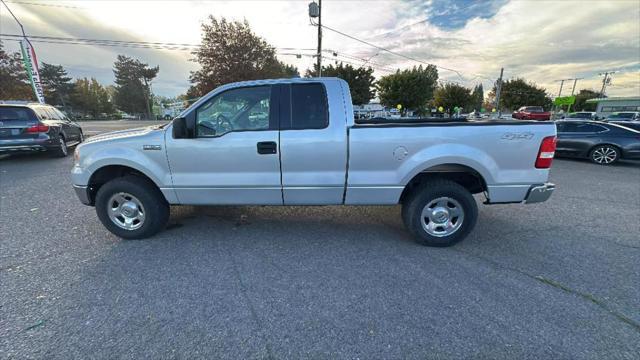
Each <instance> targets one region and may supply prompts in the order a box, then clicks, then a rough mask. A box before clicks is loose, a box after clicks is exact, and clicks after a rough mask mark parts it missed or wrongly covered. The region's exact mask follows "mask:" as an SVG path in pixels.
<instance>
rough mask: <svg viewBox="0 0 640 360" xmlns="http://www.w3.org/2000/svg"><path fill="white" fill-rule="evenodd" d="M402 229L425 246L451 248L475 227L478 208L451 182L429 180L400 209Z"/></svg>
mask: <svg viewBox="0 0 640 360" xmlns="http://www.w3.org/2000/svg"><path fill="white" fill-rule="evenodd" d="M402 217H403V221H404V224H405V226H406V227H407V228H408V230H409V231H410V232H411V233H412V234H413V235H414V236H415V237H416V239H417V241H418V242H420V243H421V244H423V245H427V246H451V245H453V244H455V243H457V242H459V241H461V240H462V239H464V238H465V237H466V236H467V235H468V234H469V232H470V231H471V230H472V229H473V227H474V226H475V223H476V220H477V218H478V206H477V205H476V201H475V199H474V198H473V196H472V195H471V193H470V192H469V191H468V190H467V189H465V188H464V187H462V186H461V185H459V184H458V183H455V182H453V181H448V180H432V181H429V182H427V183H425V184H424V185H423V186H422V188H420V189H417V190H415V191H414V192H413V193H412V194H411V195H410V197H409V199H408V201H407V202H405V204H404V205H403V209H402Z"/></svg>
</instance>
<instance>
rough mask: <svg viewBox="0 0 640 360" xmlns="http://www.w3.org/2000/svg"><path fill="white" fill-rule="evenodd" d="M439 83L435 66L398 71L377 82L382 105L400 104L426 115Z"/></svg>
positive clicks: (392, 105)
mask: <svg viewBox="0 0 640 360" xmlns="http://www.w3.org/2000/svg"><path fill="white" fill-rule="evenodd" d="M437 81H438V69H437V68H436V67H435V66H434V65H428V66H427V67H425V68H423V67H422V65H420V66H419V67H415V66H414V67H413V69H411V70H402V71H400V70H398V71H396V72H395V73H394V74H391V75H387V76H383V77H381V78H380V80H378V82H377V90H378V96H379V98H380V103H382V104H383V105H385V106H389V107H395V106H396V105H398V104H400V105H402V107H403V108H405V109H412V110H416V111H417V112H419V113H424V112H425V111H426V109H427V104H428V102H429V100H431V99H432V98H433V92H434V90H435V88H436V85H437Z"/></svg>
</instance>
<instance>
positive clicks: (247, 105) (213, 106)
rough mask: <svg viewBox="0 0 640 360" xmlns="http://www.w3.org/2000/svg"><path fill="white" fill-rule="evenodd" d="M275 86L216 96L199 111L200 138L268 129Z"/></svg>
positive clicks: (251, 88) (198, 132)
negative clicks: (273, 87) (272, 92)
mask: <svg viewBox="0 0 640 360" xmlns="http://www.w3.org/2000/svg"><path fill="white" fill-rule="evenodd" d="M270 101H271V86H254V87H246V88H238V89H231V90H228V91H225V92H223V93H221V94H218V95H216V96H214V97H213V98H211V99H209V100H208V101H207V102H205V103H204V104H202V105H201V106H200V107H199V108H198V109H197V111H196V132H197V135H198V136H200V137H208V136H222V135H224V134H226V133H229V132H232V131H247V130H268V129H269V117H270V111H269V109H270V106H269V104H270Z"/></svg>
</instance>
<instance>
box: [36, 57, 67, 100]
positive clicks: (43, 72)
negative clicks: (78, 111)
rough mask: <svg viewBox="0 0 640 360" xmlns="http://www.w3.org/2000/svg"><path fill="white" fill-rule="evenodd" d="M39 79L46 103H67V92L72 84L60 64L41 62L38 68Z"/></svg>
mask: <svg viewBox="0 0 640 360" xmlns="http://www.w3.org/2000/svg"><path fill="white" fill-rule="evenodd" d="M40 80H41V82H42V87H43V90H44V98H45V101H46V102H47V104H51V105H62V106H66V105H67V104H66V103H67V101H68V99H69V94H70V93H71V91H72V90H73V84H72V83H71V78H70V77H69V76H68V75H67V71H66V70H65V69H64V67H62V65H52V64H47V63H45V62H43V63H42V67H41V68H40Z"/></svg>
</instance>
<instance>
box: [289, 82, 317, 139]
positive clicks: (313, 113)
mask: <svg viewBox="0 0 640 360" xmlns="http://www.w3.org/2000/svg"><path fill="white" fill-rule="evenodd" d="M290 104H291V106H290V118H288V117H285V118H284V119H283V122H282V123H281V124H280V128H281V130H305V129H324V128H326V127H327V126H329V106H328V102H327V91H326V89H325V87H324V85H323V84H321V83H308V84H291V87H290Z"/></svg>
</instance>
